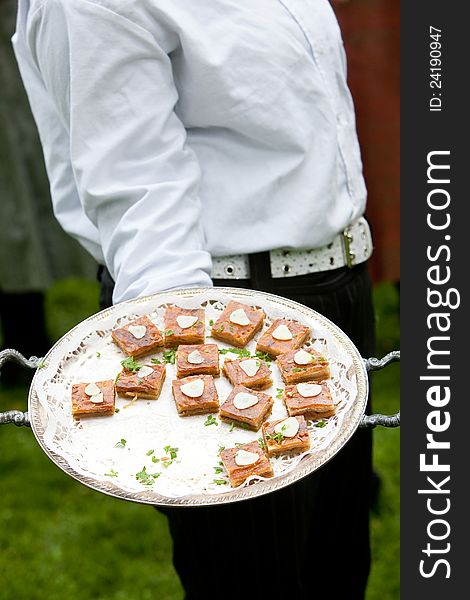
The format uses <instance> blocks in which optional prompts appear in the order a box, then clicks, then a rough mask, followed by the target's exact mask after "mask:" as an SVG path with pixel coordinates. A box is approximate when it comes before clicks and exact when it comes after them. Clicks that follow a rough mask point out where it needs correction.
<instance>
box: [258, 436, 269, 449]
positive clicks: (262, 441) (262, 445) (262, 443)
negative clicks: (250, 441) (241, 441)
mask: <svg viewBox="0 0 470 600" xmlns="http://www.w3.org/2000/svg"><path fill="white" fill-rule="evenodd" d="M258 444H259V445H260V446H261V448H262V449H263V450H266V448H267V446H266V444H265V443H264V440H263V438H262V437H260V438H258Z"/></svg>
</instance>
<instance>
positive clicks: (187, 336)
mask: <svg viewBox="0 0 470 600" xmlns="http://www.w3.org/2000/svg"><path fill="white" fill-rule="evenodd" d="M164 323H165V346H169V347H171V346H178V345H179V344H203V343H204V339H205V334H206V325H205V315H204V309H203V308H180V307H179V306H168V308H166V309H165V316H164Z"/></svg>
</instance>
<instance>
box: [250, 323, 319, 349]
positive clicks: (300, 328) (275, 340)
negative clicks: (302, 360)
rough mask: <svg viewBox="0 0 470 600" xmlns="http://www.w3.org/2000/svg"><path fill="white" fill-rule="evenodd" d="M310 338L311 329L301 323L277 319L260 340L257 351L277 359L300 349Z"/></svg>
mask: <svg viewBox="0 0 470 600" xmlns="http://www.w3.org/2000/svg"><path fill="white" fill-rule="evenodd" d="M309 337H310V329H309V327H307V326H306V325H302V323H299V321H294V320H292V319H276V320H275V321H273V323H272V325H271V327H269V328H268V329H267V330H266V331H265V332H264V333H263V335H262V336H261V337H260V338H259V340H258V343H257V345H256V350H258V351H259V352H266V354H269V356H272V357H276V356H279V355H280V354H284V353H285V352H289V350H294V349H296V348H300V347H301V346H303V344H304V343H305V342H306V341H307V339H308V338H309Z"/></svg>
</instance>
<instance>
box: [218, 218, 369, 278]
mask: <svg viewBox="0 0 470 600" xmlns="http://www.w3.org/2000/svg"><path fill="white" fill-rule="evenodd" d="M371 254H372V236H371V233H370V227H369V224H368V223H367V221H366V220H365V219H364V217H361V218H360V219H358V220H357V221H356V222H355V223H353V224H352V225H350V226H349V227H348V228H347V229H345V230H344V231H343V232H341V233H339V234H338V235H337V236H336V237H335V238H334V240H333V241H332V242H330V243H329V244H327V245H326V246H322V247H321V248H312V249H310V250H288V249H282V248H279V249H277V250H271V251H270V252H269V255H270V262H271V277H273V278H280V277H295V276H297V275H307V274H309V273H318V272H320V271H331V270H333V269H339V268H340V267H346V266H347V267H354V266H355V265H358V264H360V263H362V262H365V261H366V260H367V259H368V258H369V257H370V255H371ZM212 278H213V279H250V262H249V257H248V254H236V255H233V256H215V257H212Z"/></svg>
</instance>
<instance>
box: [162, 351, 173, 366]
mask: <svg viewBox="0 0 470 600" xmlns="http://www.w3.org/2000/svg"><path fill="white" fill-rule="evenodd" d="M175 356H176V348H171V350H165V351H164V352H163V360H164V361H165V362H166V364H170V365H174V364H175Z"/></svg>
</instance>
